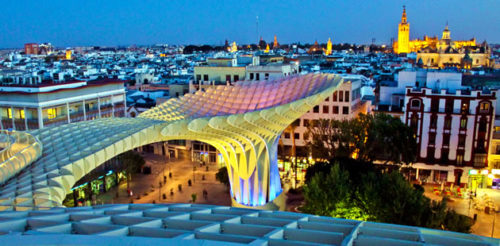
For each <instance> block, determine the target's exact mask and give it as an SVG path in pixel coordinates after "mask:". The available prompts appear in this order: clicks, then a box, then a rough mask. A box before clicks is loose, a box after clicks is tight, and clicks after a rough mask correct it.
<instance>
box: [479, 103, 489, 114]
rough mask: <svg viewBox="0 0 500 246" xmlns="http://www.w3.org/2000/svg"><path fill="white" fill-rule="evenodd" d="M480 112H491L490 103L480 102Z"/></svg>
mask: <svg viewBox="0 0 500 246" xmlns="http://www.w3.org/2000/svg"><path fill="white" fill-rule="evenodd" d="M479 112H480V113H489V112H490V103H487V102H482V103H481V104H479Z"/></svg>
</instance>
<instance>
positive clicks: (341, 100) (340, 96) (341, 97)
mask: <svg viewBox="0 0 500 246" xmlns="http://www.w3.org/2000/svg"><path fill="white" fill-rule="evenodd" d="M343 101H344V92H343V91H339V102H343Z"/></svg>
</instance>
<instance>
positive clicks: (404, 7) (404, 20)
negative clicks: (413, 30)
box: [401, 5, 407, 23]
mask: <svg viewBox="0 0 500 246" xmlns="http://www.w3.org/2000/svg"><path fill="white" fill-rule="evenodd" d="M406 22H407V18H406V6H404V5H403V15H402V16H401V23H406Z"/></svg>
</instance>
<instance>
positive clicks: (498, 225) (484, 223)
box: [424, 185, 500, 238]
mask: <svg viewBox="0 0 500 246" xmlns="http://www.w3.org/2000/svg"><path fill="white" fill-rule="evenodd" d="M424 188H425V196H427V197H429V198H430V199H433V200H437V201H441V200H442V198H443V197H442V196H439V195H436V194H434V193H433V189H434V185H424ZM485 194H486V195H488V196H489V197H490V198H491V200H492V201H493V203H494V204H495V205H496V206H497V207H500V190H493V189H477V196H476V197H477V198H479V199H481V198H482V197H483V195H485ZM469 202H470V199H469V198H467V197H466V198H457V197H451V200H450V201H448V203H447V205H448V207H450V208H453V209H454V210H455V211H456V212H457V213H460V214H464V215H467V216H470V217H474V214H477V221H476V223H474V225H473V226H472V234H476V235H480V236H486V237H491V236H492V230H493V233H494V234H493V237H495V238H500V214H499V213H494V212H490V214H486V213H485V212H484V211H478V210H475V209H474V208H472V204H471V208H470V209H469ZM495 216H496V218H495V221H494V220H493V219H494V217H495ZM493 221H494V222H495V224H494V227H495V228H494V229H492V227H493Z"/></svg>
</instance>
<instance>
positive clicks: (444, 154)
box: [441, 149, 450, 163]
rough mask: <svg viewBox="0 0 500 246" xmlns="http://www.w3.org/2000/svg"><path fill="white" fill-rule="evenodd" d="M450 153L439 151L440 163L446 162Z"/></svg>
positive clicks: (445, 150)
mask: <svg viewBox="0 0 500 246" xmlns="http://www.w3.org/2000/svg"><path fill="white" fill-rule="evenodd" d="M449 152H450V151H449V150H448V149H441V163H447V162H448V156H449V154H450V153H449Z"/></svg>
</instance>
